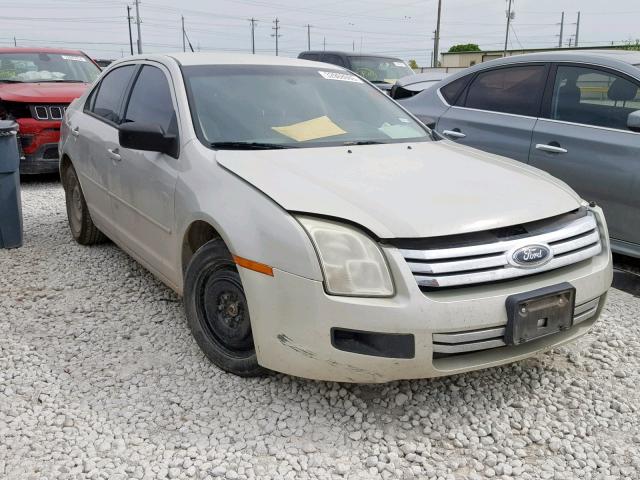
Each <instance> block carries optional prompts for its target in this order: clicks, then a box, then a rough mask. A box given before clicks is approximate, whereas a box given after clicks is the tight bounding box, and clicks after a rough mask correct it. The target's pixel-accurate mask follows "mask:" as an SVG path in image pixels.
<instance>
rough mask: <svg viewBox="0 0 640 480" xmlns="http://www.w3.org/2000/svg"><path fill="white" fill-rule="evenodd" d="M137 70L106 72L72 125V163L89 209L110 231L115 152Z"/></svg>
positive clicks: (125, 67)
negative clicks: (73, 149) (128, 89)
mask: <svg viewBox="0 0 640 480" xmlns="http://www.w3.org/2000/svg"><path fill="white" fill-rule="evenodd" d="M136 68H137V67H136V66H135V65H125V66H122V67H118V68H115V69H113V70H111V71H110V72H109V73H107V74H106V75H105V76H104V77H103V78H102V80H101V81H100V83H99V84H98V85H97V86H96V88H95V89H94V91H93V92H92V93H91V95H90V96H89V98H88V99H87V101H86V102H85V106H84V111H83V113H82V114H81V115H74V116H73V117H72V119H71V123H70V125H69V127H70V129H71V131H72V134H73V136H74V137H76V145H75V154H74V158H72V160H73V163H74V166H75V168H76V172H77V173H78V175H79V177H80V182H81V185H82V190H83V192H84V196H85V199H86V202H87V204H88V206H89V210H90V211H91V215H92V217H94V218H93V219H94V221H95V222H96V224H97V225H98V226H99V227H100V228H102V229H106V230H109V231H110V232H111V231H112V224H113V217H112V211H111V201H110V198H109V187H110V185H109V175H110V173H111V172H110V171H111V168H112V167H113V164H112V162H113V160H112V155H113V154H112V152H113V151H114V150H115V149H117V148H118V124H119V123H120V118H121V112H122V103H123V98H124V94H125V92H126V91H127V88H128V87H129V84H130V83H131V81H132V79H133V75H134V73H135V70H136ZM107 233H108V232H107Z"/></svg>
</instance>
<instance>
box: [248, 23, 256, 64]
mask: <svg viewBox="0 0 640 480" xmlns="http://www.w3.org/2000/svg"><path fill="white" fill-rule="evenodd" d="M249 21H250V22H251V53H253V54H254V55H255V54H256V22H257V20H256V19H255V18H253V17H251V18H250V19H249Z"/></svg>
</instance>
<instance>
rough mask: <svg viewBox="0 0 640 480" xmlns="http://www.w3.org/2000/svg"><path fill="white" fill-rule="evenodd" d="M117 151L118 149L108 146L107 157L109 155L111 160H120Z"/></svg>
mask: <svg viewBox="0 0 640 480" xmlns="http://www.w3.org/2000/svg"><path fill="white" fill-rule="evenodd" d="M118 151H119V150H118V149H117V148H108V149H107V152H109V157H111V160H115V161H116V162H119V161H120V160H122V157H121V156H120V154H119V153H118Z"/></svg>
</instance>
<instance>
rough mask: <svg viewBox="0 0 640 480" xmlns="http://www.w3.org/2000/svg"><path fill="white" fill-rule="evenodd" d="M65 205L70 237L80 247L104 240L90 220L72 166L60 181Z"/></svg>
mask: <svg viewBox="0 0 640 480" xmlns="http://www.w3.org/2000/svg"><path fill="white" fill-rule="evenodd" d="M62 181H63V185H64V191H65V200H66V204H67V219H68V220H69V229H70V230H71V235H73V238H74V240H75V241H76V242H78V243H79V244H80V245H94V244H96V243H101V242H104V241H105V240H106V237H105V236H104V234H103V233H102V232H101V231H100V230H98V227H96V226H95V225H94V223H93V220H91V215H90V214H89V208H88V207H87V202H86V201H85V199H84V193H82V187H81V186H80V182H79V181H78V175H77V174H76V171H75V169H74V168H73V166H69V167H68V168H67V169H66V171H65V172H64V178H63V179H62Z"/></svg>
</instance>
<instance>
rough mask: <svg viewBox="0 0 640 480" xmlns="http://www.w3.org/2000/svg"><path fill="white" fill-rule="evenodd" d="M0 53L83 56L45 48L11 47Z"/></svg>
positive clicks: (78, 52)
mask: <svg viewBox="0 0 640 480" xmlns="http://www.w3.org/2000/svg"><path fill="white" fill-rule="evenodd" d="M0 53H62V54H67V53H68V54H70V55H84V53H83V52H82V51H80V50H69V49H66V48H45V47H12V48H0Z"/></svg>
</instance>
